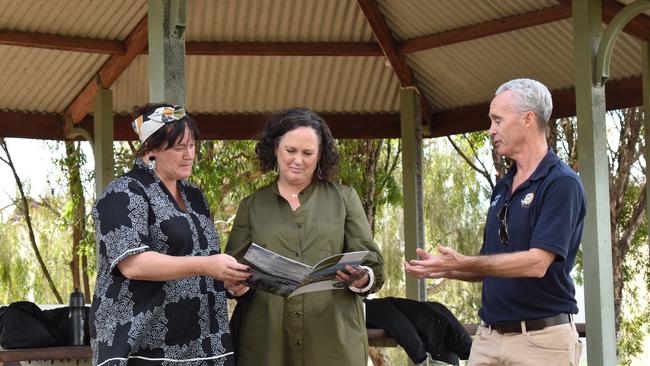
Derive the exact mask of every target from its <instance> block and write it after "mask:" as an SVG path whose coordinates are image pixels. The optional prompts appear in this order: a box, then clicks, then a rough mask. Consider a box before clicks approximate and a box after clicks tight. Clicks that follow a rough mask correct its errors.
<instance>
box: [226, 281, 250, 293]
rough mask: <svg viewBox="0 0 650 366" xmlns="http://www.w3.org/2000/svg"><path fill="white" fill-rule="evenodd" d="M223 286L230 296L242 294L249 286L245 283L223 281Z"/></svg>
mask: <svg viewBox="0 0 650 366" xmlns="http://www.w3.org/2000/svg"><path fill="white" fill-rule="evenodd" d="M223 286H224V287H225V288H226V291H228V293H229V294H230V295H232V296H235V297H239V296H242V295H243V294H245V293H247V292H248V290H249V287H248V286H246V285H242V284H241V283H238V282H228V281H226V282H224V283H223Z"/></svg>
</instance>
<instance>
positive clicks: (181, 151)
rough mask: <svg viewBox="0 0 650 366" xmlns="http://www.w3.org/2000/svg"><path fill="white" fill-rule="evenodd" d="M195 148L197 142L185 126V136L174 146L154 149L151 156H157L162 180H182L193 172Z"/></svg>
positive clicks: (158, 169)
mask: <svg viewBox="0 0 650 366" xmlns="http://www.w3.org/2000/svg"><path fill="white" fill-rule="evenodd" d="M195 149H196V142H195V141H194V138H193V137H192V133H191V132H190V129H189V128H188V127H187V126H185V132H184V133H183V137H181V138H180V139H179V140H178V141H177V142H176V144H175V145H174V146H172V147H170V148H169V149H163V150H156V151H153V152H151V153H150V154H149V156H155V157H156V173H158V176H159V177H160V178H161V179H162V180H180V179H185V178H187V177H189V176H190V174H191V173H192V163H193V162H194V153H195ZM146 161H147V160H146V159H145V162H146Z"/></svg>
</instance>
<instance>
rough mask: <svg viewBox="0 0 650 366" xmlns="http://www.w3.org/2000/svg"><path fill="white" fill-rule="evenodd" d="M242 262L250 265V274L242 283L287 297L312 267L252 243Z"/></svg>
mask: <svg viewBox="0 0 650 366" xmlns="http://www.w3.org/2000/svg"><path fill="white" fill-rule="evenodd" d="M242 263H245V264H248V265H249V266H250V272H251V276H250V277H249V278H248V279H247V280H246V281H244V283H245V284H246V285H248V286H250V287H251V288H254V289H258V290H262V291H266V292H271V293H274V294H276V295H280V296H283V297H287V296H288V295H289V294H290V293H291V292H292V291H293V290H295V289H296V288H297V287H298V286H299V284H300V283H301V282H302V281H303V280H304V278H305V277H306V276H307V274H309V272H310V271H311V270H312V268H311V267H310V266H308V265H306V264H303V263H300V262H296V261H294V260H291V259H289V258H287V257H284V256H282V255H280V254H277V253H275V252H272V251H270V250H268V249H265V248H262V247H261V246H259V245H257V244H255V243H252V244H251V246H250V247H249V248H248V250H247V251H246V254H244V258H243V259H242Z"/></svg>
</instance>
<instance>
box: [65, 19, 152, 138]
mask: <svg viewBox="0 0 650 366" xmlns="http://www.w3.org/2000/svg"><path fill="white" fill-rule="evenodd" d="M124 44H125V48H126V52H125V53H124V54H123V55H113V56H111V57H110V58H109V59H108V60H107V61H106V62H105V63H104V65H103V66H102V67H101V68H100V69H99V71H98V72H97V74H96V75H97V78H98V79H99V80H96V78H95V77H93V79H92V80H90V81H89V82H88V83H87V84H86V86H85V87H84V88H83V89H82V90H81V92H80V93H79V94H78V95H77V97H76V98H75V99H74V100H73V101H72V103H70V105H69V106H68V108H66V110H65V113H64V116H65V119H66V121H69V122H72V123H79V122H80V121H81V120H82V119H83V118H84V117H85V116H86V115H87V114H88V113H89V112H90V111H91V110H92V108H93V98H94V97H95V94H97V89H98V85H97V82H98V81H99V82H101V84H102V86H103V87H105V88H108V87H109V86H111V85H112V84H113V83H114V82H115V80H117V78H118V77H119V76H120V75H121V74H122V72H124V70H126V68H127V67H128V66H129V65H130V64H131V62H132V61H133V59H134V58H135V57H136V56H138V55H139V54H140V53H142V50H144V49H145V48H146V47H147V17H146V16H145V17H144V18H142V20H141V21H140V23H138V25H136V26H135V28H134V29H133V31H132V32H131V34H129V36H128V37H127V38H126V41H125V43H124ZM70 127H71V124H70V123H66V128H70Z"/></svg>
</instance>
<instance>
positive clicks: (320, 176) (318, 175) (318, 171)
mask: <svg viewBox="0 0 650 366" xmlns="http://www.w3.org/2000/svg"><path fill="white" fill-rule="evenodd" d="M316 177H318V179H323V176H322V174H321V171H320V164H318V170H317V172H316Z"/></svg>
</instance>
